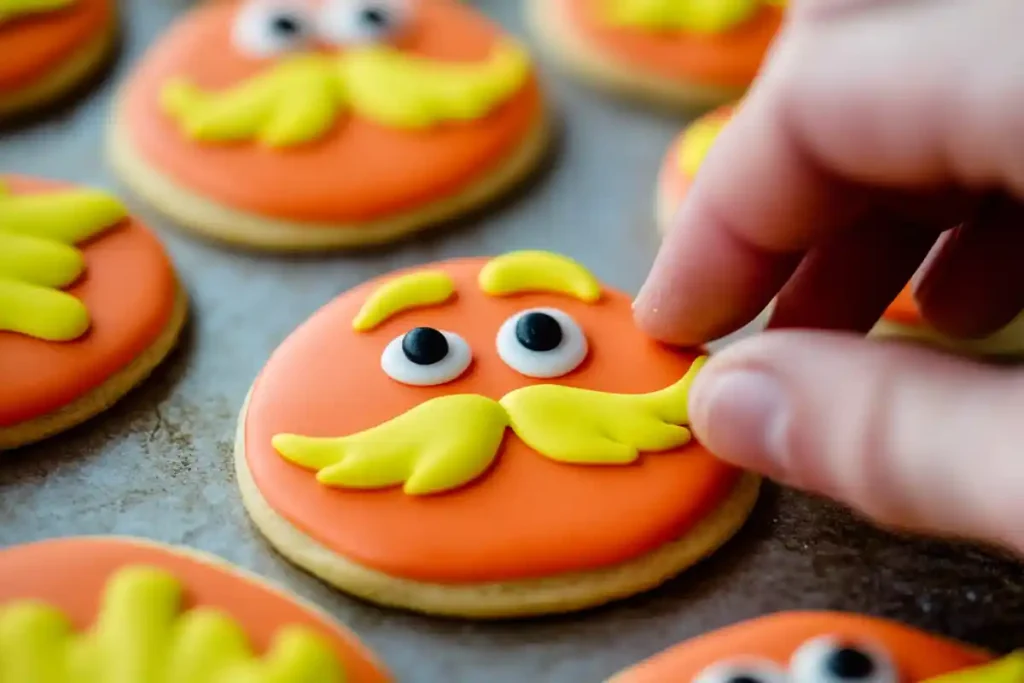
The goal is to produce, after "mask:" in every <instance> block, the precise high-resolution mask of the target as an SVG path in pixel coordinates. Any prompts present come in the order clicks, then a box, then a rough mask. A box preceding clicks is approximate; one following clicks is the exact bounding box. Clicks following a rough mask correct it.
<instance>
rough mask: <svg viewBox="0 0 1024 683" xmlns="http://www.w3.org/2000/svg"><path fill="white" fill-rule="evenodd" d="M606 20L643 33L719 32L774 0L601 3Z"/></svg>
mask: <svg viewBox="0 0 1024 683" xmlns="http://www.w3.org/2000/svg"><path fill="white" fill-rule="evenodd" d="M604 2H605V17H606V19H607V21H608V22H609V23H610V24H613V25H616V26H624V27H633V28H641V29H645V30H673V31H689V32H693V33H722V32H724V31H728V30H730V29H732V28H735V27H736V26H739V25H740V24H742V23H744V22H746V21H748V20H750V19H751V18H752V17H753V16H754V15H756V14H757V11H758V10H759V9H760V7H761V5H762V3H763V2H768V3H771V4H776V3H775V2H773V0H604Z"/></svg>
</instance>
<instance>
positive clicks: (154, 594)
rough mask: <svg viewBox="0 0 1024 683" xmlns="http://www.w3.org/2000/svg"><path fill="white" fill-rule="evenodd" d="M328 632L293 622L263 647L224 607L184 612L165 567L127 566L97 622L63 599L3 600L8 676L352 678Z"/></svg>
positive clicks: (189, 682)
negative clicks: (84, 627) (76, 623)
mask: <svg viewBox="0 0 1024 683" xmlns="http://www.w3.org/2000/svg"><path fill="white" fill-rule="evenodd" d="M345 680H346V677H345V671H344V668H343V665H342V664H341V662H339V661H338V659H337V657H336V655H335V653H334V651H333V650H332V649H331V647H330V645H329V644H327V643H326V642H325V641H324V639H323V638H322V637H321V636H320V635H319V634H316V633H314V632H312V631H310V630H308V629H305V628H300V627H294V626H292V627H285V628H283V629H281V630H280V631H279V632H278V633H277V635H276V636H275V638H274V640H273V642H272V643H271V645H270V647H269V649H268V652H267V653H266V654H265V655H263V656H262V657H258V656H256V655H255V654H254V653H253V652H252V650H251V649H250V646H249V643H248V638H247V636H246V633H245V631H244V629H243V628H242V626H241V625H240V624H238V623H237V622H236V621H235V620H234V619H232V618H231V617H229V616H228V615H226V614H223V613H221V612H218V611H215V610H212V609H206V608H197V609H192V610H189V611H185V612H182V586H181V584H180V583H179V582H178V580H177V579H176V578H175V577H174V576H172V575H170V574H168V573H166V572H164V571H161V570H159V569H153V568H148V567H131V568H126V569H123V570H121V571H120V572H118V573H117V574H115V575H114V576H113V577H112V578H111V579H110V581H109V583H108V584H107V588H106V591H105V594H104V595H103V598H102V604H101V607H100V611H99V614H98V616H97V618H96V621H95V623H94V624H93V626H92V627H91V628H90V629H89V630H88V631H85V632H82V633H76V632H75V631H74V629H73V627H72V625H71V623H70V622H69V621H68V619H67V617H66V616H65V615H64V614H63V613H62V612H61V611H60V610H58V609H56V608H54V607H52V606H49V605H46V604H43V603H39V602H34V601H26V602H16V603H13V604H9V605H5V606H0V683H344V682H345Z"/></svg>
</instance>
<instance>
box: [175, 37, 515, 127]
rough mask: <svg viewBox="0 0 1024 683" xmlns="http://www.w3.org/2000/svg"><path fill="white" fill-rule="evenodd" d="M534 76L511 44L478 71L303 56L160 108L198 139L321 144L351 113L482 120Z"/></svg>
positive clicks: (374, 51) (182, 95)
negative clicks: (233, 84) (225, 87)
mask: <svg viewBox="0 0 1024 683" xmlns="http://www.w3.org/2000/svg"><path fill="white" fill-rule="evenodd" d="M529 73H530V61H529V57H528V56H527V54H526V52H525V51H524V50H523V49H522V48H520V47H519V46H517V45H514V44H511V43H506V44H502V45H499V46H498V47H497V48H496V49H495V50H494V52H493V53H492V54H491V56H490V57H489V58H488V59H487V60H486V61H484V62H482V63H479V64H459V63H447V62H437V61H433V60H427V59H423V58H420V57H415V56H412V55H408V54H406V53H403V52H401V51H399V50H397V49H395V48H391V47H387V46H372V47H365V48H357V49H354V50H352V51H350V52H346V53H344V54H340V55H316V54H303V55H298V56H295V57H292V58H290V59H288V60H286V61H284V62H282V63H281V64H279V65H278V66H276V67H274V68H272V69H270V70H269V71H267V72H265V73H262V74H259V75H257V76H254V77H253V78H251V79H249V80H247V81H245V82H243V83H241V84H240V85H238V86H236V87H233V88H231V89H229V90H226V91H223V92H219V93H210V92H206V91H203V90H201V89H199V88H198V87H196V86H195V85H193V84H191V83H189V82H187V81H184V80H175V81H172V82H170V83H168V84H167V85H166V86H165V87H164V89H163V93H162V105H163V108H164V110H165V112H166V113H167V114H169V115H170V116H171V117H173V118H174V119H175V120H176V121H177V122H178V124H179V125H180V126H181V127H182V128H183V129H184V131H185V133H186V134H187V135H189V136H190V137H191V138H193V139H195V140H198V141H202V142H243V141H253V140H257V141H259V142H262V143H263V144H266V145H269V146H272V147H287V146H292V145H299V144H302V143H307V142H311V141H313V140H316V139H318V138H320V137H321V136H323V135H324V134H326V133H327V132H328V131H329V130H330V129H331V127H332V126H333V125H334V123H335V121H336V120H337V119H338V117H340V116H341V115H343V114H345V113H349V112H351V113H354V114H355V115H357V116H362V117H364V118H367V119H369V120H371V121H375V122H377V123H380V124H382V125H386V126H392V127H395V128H406V129H423V128H428V127H430V126H433V125H436V124H439V123H444V122H449V121H471V120H474V119H478V118H481V117H483V116H485V115H486V114H488V113H489V112H490V111H492V110H493V109H494V108H495V107H497V106H498V105H500V104H502V103H503V102H505V101H506V100H508V98H509V97H511V96H512V95H513V94H515V93H516V92H518V91H519V90H520V88H522V86H523V84H524V83H525V82H526V80H527V78H528V76H529Z"/></svg>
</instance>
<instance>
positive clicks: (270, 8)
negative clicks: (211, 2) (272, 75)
mask: <svg viewBox="0 0 1024 683" xmlns="http://www.w3.org/2000/svg"><path fill="white" fill-rule="evenodd" d="M314 33H315V26H314V21H313V17H312V16H311V15H310V13H309V11H308V10H307V9H305V8H304V7H303V6H302V5H300V4H299V3H296V2H286V1H285V0H250V2H248V3H247V4H246V5H245V6H244V7H243V8H242V9H241V11H240V12H239V13H238V17H237V18H236V19H235V25H234V30H233V37H234V42H235V45H236V46H237V47H238V49H239V50H241V51H242V52H244V53H245V54H248V55H251V56H253V57H272V56H274V55H278V54H281V53H284V52H289V51H292V50H299V49H302V48H303V47H305V46H306V45H307V44H308V43H309V40H310V39H311V38H312V37H313V35H314Z"/></svg>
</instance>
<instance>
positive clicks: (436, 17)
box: [110, 0, 549, 251]
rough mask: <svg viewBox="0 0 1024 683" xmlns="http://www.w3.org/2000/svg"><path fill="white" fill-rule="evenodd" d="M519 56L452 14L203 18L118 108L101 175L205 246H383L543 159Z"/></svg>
mask: <svg viewBox="0 0 1024 683" xmlns="http://www.w3.org/2000/svg"><path fill="white" fill-rule="evenodd" d="M548 134H549V125H548V117H547V114H546V106H545V103H544V98H543V96H542V93H541V90H540V87H539V84H538V80H537V77H536V73H535V71H534V68H533V66H532V63H531V59H530V57H529V55H528V54H527V52H526V51H525V49H524V48H523V47H522V46H521V45H519V44H518V43H517V42H515V41H514V40H513V39H512V38H511V37H509V36H507V35H505V34H504V33H503V32H502V31H501V29H500V28H498V27H497V26H495V25H493V24H491V23H490V22H489V21H488V20H487V19H485V18H484V17H483V16H481V15H480V13H479V11H478V10H476V9H475V8H473V7H471V6H469V5H468V4H467V3H464V2H461V1H460V0H226V1H225V2H216V3H201V4H200V5H199V6H198V7H197V8H196V9H194V10H193V11H191V12H189V13H188V14H186V15H185V16H184V17H183V18H182V19H181V20H180V21H179V22H178V23H177V24H176V25H175V26H174V27H173V28H172V29H171V30H170V31H169V32H168V33H167V34H166V35H165V36H164V37H163V38H162V39H161V40H160V41H159V42H158V43H157V45H156V46H155V47H154V48H153V49H152V50H151V51H150V53H149V54H148V55H147V56H146V57H145V58H144V59H143V60H142V62H141V63H140V64H139V66H138V68H137V70H136V71H135V73H134V74H133V75H132V77H131V78H130V79H129V80H128V81H127V84H126V85H125V87H124V88H123V91H122V93H121V95H120V97H119V102H118V105H117V107H116V115H115V116H114V119H113V125H112V127H111V130H110V155H111V160H112V162H113V164H114V166H115V168H116V170H117V171H118V172H119V175H120V176H121V177H122V179H123V180H124V181H125V182H126V183H127V184H128V185H129V186H131V187H132V188H133V189H134V190H136V191H137V192H138V193H139V194H141V195H142V196H143V197H145V198H146V199H148V200H149V201H150V202H151V203H152V204H153V205H155V206H156V207H158V208H160V209H162V210H163V211H165V212H166V213H167V214H169V215H170V216H172V217H173V218H175V219H177V220H178V221H179V222H181V223H182V224H184V225H185V226H187V227H189V228H192V229H194V230H195V231H198V232H199V233H202V234H204V235H206V236H208V237H212V238H215V239H219V240H223V241H227V242H230V243H233V244H236V245H240V246H249V247H256V248H262V249H269V250H281V251H292V250H317V249H331V248H345V247H358V246H363V245H371V244H379V243H384V242H388V241H392V240H395V239H397V238H400V237H402V236H404V235H407V234H409V233H412V232H415V231H418V230H421V229H424V228H427V227H430V226H434V225H437V224H440V223H443V222H444V221H447V220H448V219H452V218H454V217H457V216H459V215H461V214H464V213H466V212H469V211H472V210H475V209H477V208H480V207H481V206H483V205H484V204H486V203H488V202H489V201H490V200H492V199H493V198H496V197H497V196H498V195H500V194H503V193H505V192H506V191H508V190H510V189H512V187H513V186H514V185H516V184H517V183H519V181H520V180H522V179H524V178H525V176H526V175H527V174H528V173H529V172H530V171H531V170H533V169H534V168H535V167H536V166H537V165H538V164H539V163H540V161H541V159H542V157H543V153H544V151H545V149H546V147H547V142H548Z"/></svg>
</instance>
